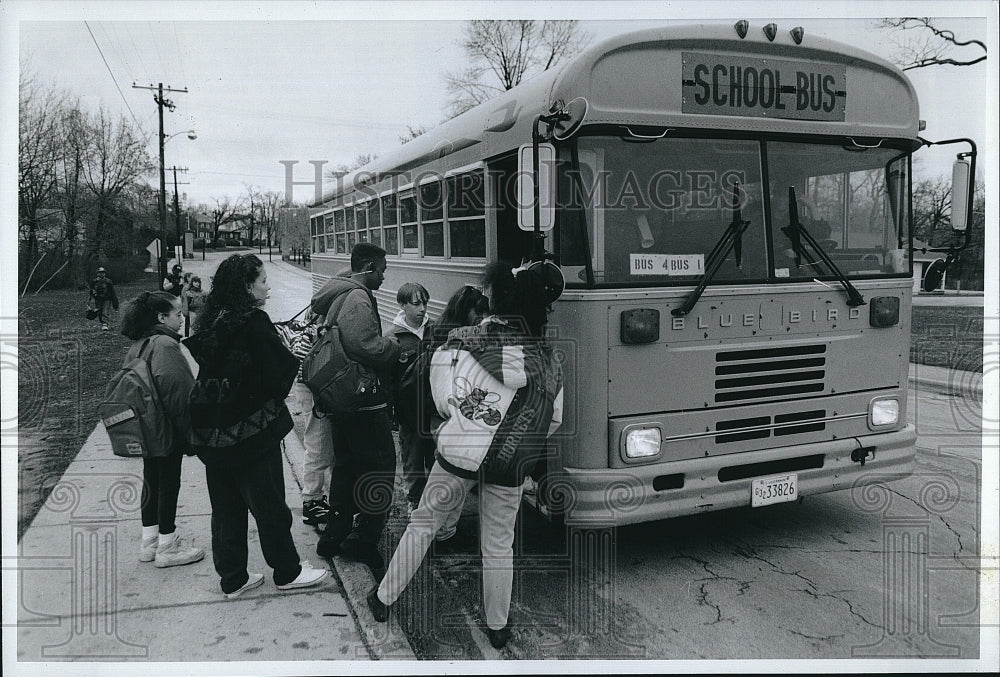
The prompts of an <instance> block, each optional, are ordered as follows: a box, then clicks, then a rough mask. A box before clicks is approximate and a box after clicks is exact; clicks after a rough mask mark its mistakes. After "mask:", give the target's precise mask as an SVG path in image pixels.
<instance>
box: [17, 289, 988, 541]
mask: <svg viewBox="0 0 1000 677" xmlns="http://www.w3.org/2000/svg"><path fill="white" fill-rule="evenodd" d="M155 288H156V280H155V276H154V275H152V274H150V275H147V276H145V277H144V278H142V279H141V280H139V281H137V282H133V283H129V284H122V285H117V286H116V290H117V292H118V298H119V300H120V301H121V302H122V305H123V306H124V304H125V303H126V302H127V301H128V300H129V299H131V298H133V297H134V296H136V295H137V294H138V293H139V292H141V291H144V290H149V289H155ZM86 301H87V294H86V292H84V291H67V290H62V291H49V292H42V293H41V294H38V295H37V296H35V295H30V294H29V295H28V296H25V297H24V298H22V299H20V305H19V308H18V310H19V316H18V333H19V337H18V445H19V451H18V479H19V482H18V492H19V506H20V510H19V511H18V523H17V534H18V539H20V538H21V535H22V534H23V533H24V530H25V529H26V528H27V526H28V524H30V523H31V520H32V519H34V516H35V514H36V513H37V512H38V510H39V509H40V508H41V506H42V504H43V503H44V502H45V499H46V498H47V497H48V495H49V492H50V491H51V490H52V487H53V486H54V485H55V484H56V482H58V481H59V479H60V478H61V477H62V474H63V472H64V471H65V470H66V467H67V466H68V465H69V464H70V462H71V461H72V460H73V459H74V458H75V457H76V454H77V452H78V451H79V450H80V447H82V446H83V443H84V442H85V441H86V439H87V437H88V436H89V435H90V433H91V432H92V431H93V429H94V426H95V425H96V423H97V413H96V408H97V404H98V403H99V402H100V401H101V400H102V399H103V396H104V388H105V386H106V385H107V383H108V381H109V380H110V379H111V377H112V376H113V375H114V373H115V372H116V371H117V370H118V369H119V368H120V367H121V364H122V359H123V358H124V356H125V352H126V350H128V347H129V345H130V343H131V342H130V341H129V339H127V338H125V337H124V336H122V335H121V334H120V333H118V331H119V326H118V324H117V323H115V324H113V325H112V329H111V331H107V332H102V331H100V325H98V324H97V322H96V321H93V320H87V319H86V318H85V317H84V310H85V308H86ZM912 326H913V340H912V342H911V347H910V359H911V361H913V362H918V363H920V364H928V365H935V366H942V367H955V368H960V369H965V370H969V371H981V370H982V335H983V312H982V309H981V308H961V307H948V306H943V307H937V306H915V307H914V308H913V320H912Z"/></svg>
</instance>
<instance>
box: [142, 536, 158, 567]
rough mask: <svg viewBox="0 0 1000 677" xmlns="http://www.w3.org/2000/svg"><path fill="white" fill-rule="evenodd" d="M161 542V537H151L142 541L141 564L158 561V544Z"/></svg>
mask: <svg viewBox="0 0 1000 677" xmlns="http://www.w3.org/2000/svg"><path fill="white" fill-rule="evenodd" d="M159 540H160V537H159V536H150V537H149V538H144V539H142V547H140V548H139V561H140V562H152V561H153V560H154V559H156V544H157V543H158V542H159Z"/></svg>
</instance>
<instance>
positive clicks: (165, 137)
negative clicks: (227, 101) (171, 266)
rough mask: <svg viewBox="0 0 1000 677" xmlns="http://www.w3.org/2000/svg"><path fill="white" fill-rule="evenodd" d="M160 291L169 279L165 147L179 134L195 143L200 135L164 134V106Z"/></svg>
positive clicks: (161, 137) (161, 108)
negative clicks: (167, 278)
mask: <svg viewBox="0 0 1000 677" xmlns="http://www.w3.org/2000/svg"><path fill="white" fill-rule="evenodd" d="M159 108H160V289H163V280H165V279H166V277H167V256H166V248H167V186H166V183H167V179H166V176H165V173H164V172H165V169H164V168H165V164H164V162H163V147H164V146H165V145H166V143H167V141H169V140H170V139H172V138H174V137H175V136H177V135H178V134H187V137H188V138H189V139H191V140H192V141H194V140H195V139H197V138H198V135H197V134H196V133H195V131H194V130H193V129H189V130H187V131H185V132H175V133H174V134H170V135H169V136H168V135H166V134H164V133H163V106H162V105H161V106H160V107H159Z"/></svg>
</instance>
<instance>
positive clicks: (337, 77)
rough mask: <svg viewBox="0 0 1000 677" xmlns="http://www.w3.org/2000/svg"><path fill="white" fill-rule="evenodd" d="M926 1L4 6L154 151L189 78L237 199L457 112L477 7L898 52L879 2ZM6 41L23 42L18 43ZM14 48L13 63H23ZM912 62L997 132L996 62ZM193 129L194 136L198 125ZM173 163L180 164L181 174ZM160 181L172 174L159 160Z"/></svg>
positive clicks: (963, 30) (37, 56)
mask: <svg viewBox="0 0 1000 677" xmlns="http://www.w3.org/2000/svg"><path fill="white" fill-rule="evenodd" d="M10 4H11V3H3V5H10ZM990 4H991V3H983V2H969V3H948V4H947V5H946V6H944V7H942V6H941V4H940V3H939V4H938V5H937V6H936V7H935V8H936V9H937V14H936V15H940V14H942V13H946V14H950V15H952V16H951V18H949V19H948V20H947V26H948V27H949V28H952V29H953V30H955V31H956V32H958V34H959V35H961V36H963V37H969V38H978V39H986V35H987V30H988V29H987V25H986V21H985V20H984V19H978V20H976V19H970V18H965V17H969V16H971V15H974V14H977V13H978V14H979V15H980V16H982V15H984V14H985V13H986V12H987V11H988V8H989V6H990ZM917 6H919V3H905V9H904V5H903V4H900V3H845V2H826V3H799V4H791V3H776V2H771V3H736V2H734V3H712V2H693V1H691V0H682V1H680V2H672V3H671V2H656V3H647V2H636V3H609V2H594V3H586V2H573V3H569V2H551V3H545V4H541V3H533V2H508V3H503V2H493V3H457V2H423V3H411V4H408V5H401V4H397V3H389V2H374V3H345V2H328V3H296V2H274V3H242V2H224V3H197V4H196V3H192V2H168V3H153V2H132V3H105V4H101V3H79V5H75V4H74V5H66V4H62V3H44V2H41V3H39V2H35V3H31V4H30V5H29V4H28V3H25V2H22V1H20V0H14V2H13V7H12V8H11V11H7V12H5V13H6V14H7V16H3V17H2V20H3V22H4V26H3V29H4V35H3V37H4V38H7V37H8V36H9V35H13V37H15V38H16V41H15V42H16V43H17V44H18V48H17V51H16V52H15V53H14V54H13V56H14V57H15V58H19V59H20V67H21V68H23V69H25V70H26V71H27V72H29V73H32V74H33V76H34V77H35V79H36V80H37V81H38V82H40V83H51V84H52V85H55V86H57V87H60V88H63V89H65V90H66V91H67V92H69V93H70V94H71V96H74V97H79V100H80V103H81V106H82V107H83V108H85V109H90V110H96V109H97V108H98V107H101V106H103V107H105V108H106V109H108V110H109V111H111V112H112V113H114V114H116V115H125V116H127V117H128V118H130V119H134V120H135V121H136V122H137V123H138V124H139V125H140V126H141V127H142V128H144V129H145V130H147V131H148V132H149V133H150V144H149V151H150V155H151V156H152V157H153V158H154V159H155V158H156V156H157V148H156V134H155V132H156V129H157V106H156V104H155V103H154V101H153V98H152V92H151V91H149V90H147V89H136V88H134V87H133V84H135V85H139V86H141V87H148V86H150V85H151V84H152V85H157V84H158V83H163V85H164V86H165V87H169V88H174V89H186V90H187V92H186V93H180V92H178V93H168V94H167V98H169V99H171V100H172V101H173V102H174V104H175V105H176V109H175V110H174V111H173V112H170V111H165V112H164V132H165V133H166V134H168V135H170V134H173V133H175V132H178V134H177V136H175V137H174V138H171V139H170V140H168V142H167V145H166V149H165V165H166V166H167V167H168V168H169V167H172V166H177V167H186V168H187V169H188V171H187V172H179V173H178V181H179V182H181V184H180V185H179V186H178V187H179V189H180V192H181V193H182V194H186V195H187V196H188V198H189V200H190V202H191V203H193V204H198V203H207V204H209V205H211V204H213V201H214V199H215V198H221V197H224V196H228V197H230V198H236V197H237V196H238V195H239V194H241V193H243V192H245V188H246V186H256V187H260V188H262V189H263V190H273V191H276V192H280V193H284V189H285V167H284V166H283V165H282V164H280V162H281V161H289V160H291V161H297V162H299V163H300V164H298V165H296V168H295V180H297V181H299V180H309V179H311V178H312V172H313V171H314V170H313V168H312V166H311V165H309V164H308V161H309V160H326V161H328V163H329V164H328V165H326V167H325V168H326V169H333V168H335V167H336V166H337V165H340V164H351V163H352V162H353V160H354V158H355V157H356V156H357V155H359V154H363V153H375V154H384V153H386V152H388V151H391V150H392V149H393V148H395V147H398V145H399V143H400V142H399V137H400V136H401V135H403V134H405V133H406V132H407V128H408V126H413V127H419V126H424V127H428V128H430V127H433V126H436V125H437V124H439V123H440V122H442V121H443V120H444V119H445V112H446V110H447V107H448V99H447V92H446V89H445V74H446V73H449V72H456V71H459V70H461V68H462V66H463V60H464V57H463V53H462V49H461V46H460V41H461V37H462V27H463V20H464V19H467V18H476V17H483V16H490V17H491V18H492V17H497V18H515V17H525V16H531V17H537V18H577V19H580V20H581V28H582V30H583V31H585V32H586V33H588V34H589V35H590V36H591V38H592V41H594V42H597V41H599V40H601V39H604V38H607V37H610V36H613V35H616V34H619V33H623V32H628V31H631V30H638V29H642V28H647V27H651V26H662V25H667V24H677V23H680V22H686V21H687V22H690V21H719V22H725V23H732V22H733V21H734V20H735V19H737V18H747V19H749V20H750V22H751V24H752V25H753V26H755V27H756V28H757V30H759V28H760V26H762V25H763V24H764V23H766V22H768V21H775V22H776V23H778V25H779V27H780V28H782V29H784V30H787V29H789V28H791V27H792V26H794V25H801V26H803V27H804V28H805V30H806V33H807V35H809V34H813V35H820V36H823V37H828V38H832V39H836V40H840V41H844V42H848V43H850V44H853V45H855V46H858V47H861V48H863V49H867V50H869V51H872V52H874V53H876V54H878V55H880V56H883V57H886V58H889V57H890V56H891V47H892V45H891V43H890V41H888V40H887V39H886V33H885V32H884V31H879V30H876V29H875V28H874V27H873V19H872V18H870V17H875V16H885V15H889V14H890V10H895V11H896V12H897V13H901V12H903V11H908V12H912V11H913V10H915V9H917ZM81 7H82V8H81ZM623 8H631V11H623ZM4 9H5V7H3V6H0V12H3V11H4ZM505 12H506V16H503V15H504V13H505ZM622 16H629V17H634V18H632V19H630V20H628V21H623V20H621V19H620V17H622ZM831 17H838V18H835V19H833V18H831ZM866 17H868V18H866ZM12 24H13V25H12ZM0 44H4V49H8V48H9V46H10V45H11V42H10V41H8V40H2V41H0ZM7 58H8V55H7V54H5V57H4V61H3V63H4V64H8V63H10V62H9V61H8V60H7ZM910 73H911V78H912V80H913V82H914V85H915V86H916V88H917V92H918V95H919V96H920V97H921V118H923V119H925V120H927V122H928V128H927V132H926V135H927V137H928V138H936V139H942V138H950V137H955V136H970V137H973V138H976V139H984V140H985V134H986V130H987V118H988V115H987V111H988V110H990V106H988V105H986V104H987V102H986V100H985V99H984V98H983V95H984V94H985V93H986V92H984V90H983V88H982V87H981V85H982V83H984V82H986V81H987V80H988V76H987V65H986V64H985V63H984V64H981V65H978V66H974V67H970V68H950V69H949V68H937V69H926V70H918V71H911V72H910ZM4 91H7V90H6V89H5V90H4ZM993 124H994V126H995V119H994V121H993ZM191 129H193V130H194V131H195V132H196V134H197V139H196V140H194V141H191V140H189V139H188V138H187V135H186V134H184V133H183V132H185V131H187V130H191ZM939 155H940V157H942V158H945V160H941V161H940V162H941V163H943V162H945V161H947V162H948V163H949V164H950V160H948V159H947V158H948V157H951V155H953V153H952V152H951V151H950V150H949V151H948V153H940V154H939ZM172 178H173V177H172V174H171V173H170V172H168V177H167V182H168V184H172ZM149 181H150V183H151V184H152V185H154V186H155V185H156V183H157V176H156V174H155V172H154V173H153V174H152V175H151V176H150V177H149ZM171 189H172V186H170V185H168V190H171ZM296 190H298V191H301V192H302V193H303V194H302V195H296V200H301V199H305V198H307V197H311V196H310V195H308V193H310V192H311V191H310V189H309V188H308V187H306V188H297V189H296Z"/></svg>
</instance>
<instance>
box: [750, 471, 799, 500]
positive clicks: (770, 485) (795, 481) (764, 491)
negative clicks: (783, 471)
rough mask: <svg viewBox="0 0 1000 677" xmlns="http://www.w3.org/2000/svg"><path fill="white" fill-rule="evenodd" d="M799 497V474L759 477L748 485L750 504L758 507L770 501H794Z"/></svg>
mask: <svg viewBox="0 0 1000 677" xmlns="http://www.w3.org/2000/svg"><path fill="white" fill-rule="evenodd" d="M798 497H799V476H798V475H796V474H794V473H793V474H791V475H781V476H780V477H761V478H760V479H756V480H754V481H753V482H752V483H751V485H750V505H751V506H752V507H754V508H759V507H761V506H764V505H771V504H772V503H785V502H786V501H794V500H795V499H797V498H798Z"/></svg>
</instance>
